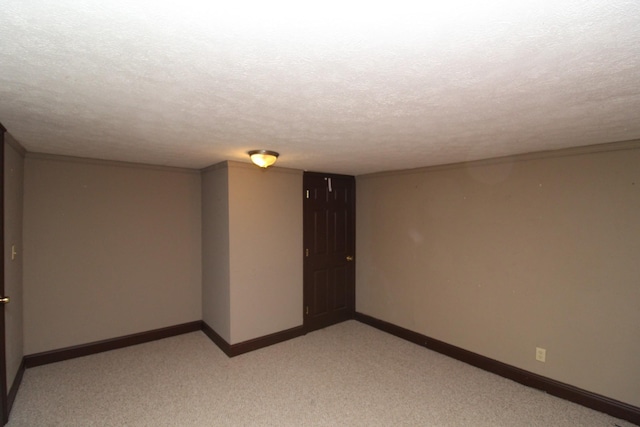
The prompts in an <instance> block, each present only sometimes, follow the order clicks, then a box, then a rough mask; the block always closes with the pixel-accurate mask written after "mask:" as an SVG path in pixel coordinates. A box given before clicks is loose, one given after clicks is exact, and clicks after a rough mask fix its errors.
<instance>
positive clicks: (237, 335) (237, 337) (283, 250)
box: [228, 162, 303, 344]
mask: <svg viewBox="0 0 640 427" xmlns="http://www.w3.org/2000/svg"><path fill="white" fill-rule="evenodd" d="M228 171H229V235H230V240H229V243H230V280H231V281H230V283H231V288H230V290H231V294H230V297H231V313H230V314H231V337H230V340H231V341H229V343H230V344H236V343H240V342H244V341H247V340H250V339H253V338H258V337H262V336H265V335H269V334H272V333H276V332H281V331H283V330H286V329H290V328H293V327H296V326H301V325H302V322H303V318H302V255H303V254H302V251H303V248H302V171H299V170H291V169H284V168H278V167H272V168H269V169H266V170H265V169H259V168H257V167H256V166H254V165H251V164H248V163H239V162H228Z"/></svg>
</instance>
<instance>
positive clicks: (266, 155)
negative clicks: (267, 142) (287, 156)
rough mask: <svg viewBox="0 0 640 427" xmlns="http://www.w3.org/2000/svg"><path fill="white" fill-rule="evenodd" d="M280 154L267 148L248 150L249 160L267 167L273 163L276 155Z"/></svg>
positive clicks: (276, 157) (276, 158)
mask: <svg viewBox="0 0 640 427" xmlns="http://www.w3.org/2000/svg"><path fill="white" fill-rule="evenodd" d="M279 155H280V154H279V153H276V152H275V151H269V150H251V151H249V157H251V161H252V162H253V163H254V164H255V165H256V166H260V167H261V168H268V167H269V166H271V165H273V164H274V163H275V162H276V160H278V156H279Z"/></svg>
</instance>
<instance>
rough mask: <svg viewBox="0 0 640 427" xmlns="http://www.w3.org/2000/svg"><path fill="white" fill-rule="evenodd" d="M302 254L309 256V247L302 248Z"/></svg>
mask: <svg viewBox="0 0 640 427" xmlns="http://www.w3.org/2000/svg"><path fill="white" fill-rule="evenodd" d="M304 256H309V248H307V249H305V250H304Z"/></svg>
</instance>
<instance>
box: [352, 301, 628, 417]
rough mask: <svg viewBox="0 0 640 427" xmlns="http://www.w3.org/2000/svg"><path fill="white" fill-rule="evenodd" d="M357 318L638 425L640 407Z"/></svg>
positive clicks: (373, 320)
mask: <svg viewBox="0 0 640 427" xmlns="http://www.w3.org/2000/svg"><path fill="white" fill-rule="evenodd" d="M355 318H356V320H358V321H360V322H362V323H365V324H367V325H369V326H373V327H374V328H376V329H380V330H381V331H384V332H388V333H390V334H391V335H395V336H397V337H399V338H402V339H404V340H407V341H410V342H412V343H415V344H418V345H420V346H423V347H426V348H428V349H430V350H433V351H437V352H438V353H442V354H444V355H446V356H449V357H452V358H454V359H457V360H460V361H461V362H465V363H468V364H469V365H473V366H475V367H477V368H480V369H483V370H485V371H489V372H492V373H494V374H497V375H500V376H502V377H505V378H508V379H510V380H513V381H516V382H518V383H520V384H523V385H526V386H528V387H533V388H536V389H539V390H542V391H545V392H547V393H549V394H551V395H554V396H557V397H560V398H563V399H566V400H569V401H571V402H575V403H578V404H580V405H582V406H586V407H587V408H591V409H595V410H596V411H600V412H604V413H606V414H609V415H611V416H614V417H617V418H621V419H623V420H627V421H630V422H632V423H634V424H638V425H640V408H638V407H636V406H633V405H629V404H627V403H624V402H620V401H618V400H614V399H610V398H608V397H606V396H602V395H599V394H596V393H592V392H590V391H586V390H583V389H580V388H578V387H574V386H572V385H569V384H565V383H562V382H560V381H556V380H552V379H550V378H547V377H543V376H542V375H538V374H534V373H532V372H529V371H525V370H524V369H520V368H516V367H515V366H511V365H508V364H506V363H502V362H499V361H497V360H494V359H491V358H489V357H486V356H482V355H480V354H477V353H474V352H471V351H468V350H465V349H463V348H460V347H456V346H454V345H451V344H447V343H446V342H443V341H440V340H436V339H434V338H430V337H428V336H426V335H422V334H419V333H417V332H414V331H411V330H409V329H405V328H403V327H401V326H397V325H394V324H393V323H389V322H385V321H384V320H380V319H376V318H375V317H371V316H368V315H366V314H362V313H356V316H355Z"/></svg>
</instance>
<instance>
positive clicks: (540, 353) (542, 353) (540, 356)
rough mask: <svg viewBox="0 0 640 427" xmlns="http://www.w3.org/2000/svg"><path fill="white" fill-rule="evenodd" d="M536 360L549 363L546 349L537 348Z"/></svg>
mask: <svg viewBox="0 0 640 427" xmlns="http://www.w3.org/2000/svg"><path fill="white" fill-rule="evenodd" d="M536 360H537V361H538V362H546V361H547V350H546V349H544V348H540V347H536Z"/></svg>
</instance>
